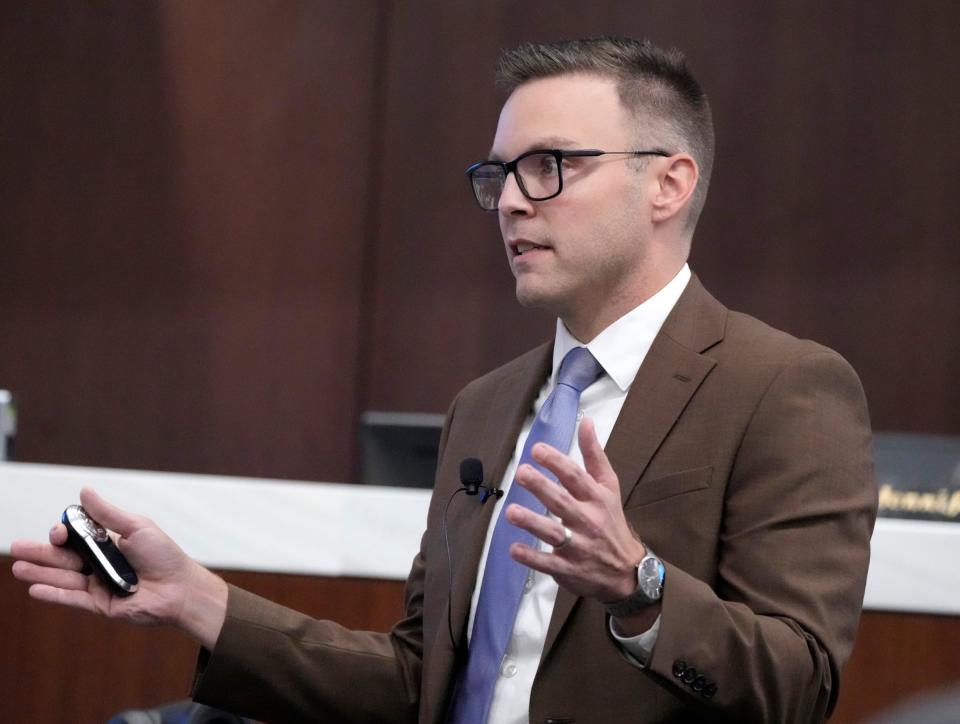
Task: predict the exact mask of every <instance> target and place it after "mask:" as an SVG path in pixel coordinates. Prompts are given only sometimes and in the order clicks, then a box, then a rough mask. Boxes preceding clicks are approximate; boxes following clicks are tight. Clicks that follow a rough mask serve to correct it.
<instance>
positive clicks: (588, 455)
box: [577, 417, 620, 496]
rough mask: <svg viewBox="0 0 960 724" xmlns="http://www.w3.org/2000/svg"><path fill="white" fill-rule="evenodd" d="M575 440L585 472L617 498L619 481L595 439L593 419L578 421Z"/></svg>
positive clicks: (595, 432)
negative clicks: (578, 444)
mask: <svg viewBox="0 0 960 724" xmlns="http://www.w3.org/2000/svg"><path fill="white" fill-rule="evenodd" d="M577 439H578V442H579V443H580V454H581V455H582V456H583V466H584V468H585V469H586V471H587V472H588V473H590V475H591V476H592V477H593V479H594V480H596V481H597V482H598V483H600V484H601V485H602V486H603V487H605V488H607V489H609V490H612V491H613V492H614V493H616V494H617V496H619V495H620V481H619V480H618V479H617V474H616V473H615V472H614V471H613V467H612V466H611V465H610V460H609V459H608V458H607V454H606V453H605V452H604V451H603V447H602V446H601V445H600V441H599V440H598V439H597V428H596V425H595V424H594V422H593V419H591V418H589V417H584V418H583V420H581V421H580V430H579V433H578V438H577Z"/></svg>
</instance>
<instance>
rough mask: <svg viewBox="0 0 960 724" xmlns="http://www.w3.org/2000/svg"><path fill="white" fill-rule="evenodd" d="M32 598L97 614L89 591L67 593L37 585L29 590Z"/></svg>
mask: <svg viewBox="0 0 960 724" xmlns="http://www.w3.org/2000/svg"><path fill="white" fill-rule="evenodd" d="M28 591H29V593H30V598H34V599H36V600H37V601H45V602H47V603H59V604H60V605H63V606H71V607H73V608H80V609H83V610H84V611H90V612H92V613H97V606H96V603H95V602H94V600H93V596H91V595H90V594H89V593H88V592H87V591H67V590H63V589H61V588H56V587H54V586H48V585H46V584H44V583H35V584H33V585H32V586H30V588H29V589H28Z"/></svg>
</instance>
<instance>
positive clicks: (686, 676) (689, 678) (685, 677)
mask: <svg viewBox="0 0 960 724" xmlns="http://www.w3.org/2000/svg"><path fill="white" fill-rule="evenodd" d="M696 678H697V670H696V669H695V668H693V667H692V666H688V667H687V669H686V671H684V672H683V674H681V675H680V681H682V682H683V683H684V684H692V683H693V680H694V679H696Z"/></svg>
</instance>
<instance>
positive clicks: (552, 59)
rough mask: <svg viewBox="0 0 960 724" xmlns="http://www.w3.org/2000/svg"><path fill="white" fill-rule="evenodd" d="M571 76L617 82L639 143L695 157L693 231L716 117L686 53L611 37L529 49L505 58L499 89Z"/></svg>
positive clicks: (689, 222)
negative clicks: (696, 169) (695, 180)
mask: <svg viewBox="0 0 960 724" xmlns="http://www.w3.org/2000/svg"><path fill="white" fill-rule="evenodd" d="M570 73H588V74H594V75H601V76H606V77H610V78H613V79H614V80H616V82H617V93H618V95H619V97H620V102H621V103H622V104H623V106H624V108H626V109H627V110H628V111H629V112H630V113H632V114H633V115H634V117H635V118H636V119H637V121H638V123H639V125H640V126H641V128H640V129H638V141H641V142H643V143H653V144H658V145H660V146H664V147H665V150H668V151H671V152H673V153H676V152H680V151H685V152H687V153H689V154H690V155H691V156H693V158H694V159H695V160H696V162H697V166H698V167H699V169H700V178H699V180H698V182H697V188H696V190H695V191H694V195H693V199H692V201H691V204H690V209H689V212H688V217H687V225H688V228H689V229H691V230H692V229H693V227H694V226H695V225H696V223H697V219H698V218H699V216H700V212H701V211H702V210H703V204H704V203H705V202H706V199H707V187H708V186H709V185H710V174H711V171H712V170H713V145H714V138H713V116H712V114H711V113H710V104H709V102H708V101H707V96H706V94H705V93H704V92H703V89H702V88H701V87H700V84H699V83H698V82H697V80H696V78H694V77H693V74H692V73H691V72H690V69H689V68H688V67H687V62H686V58H685V57H684V55H683V53H682V52H680V51H679V50H677V49H676V48H673V49H671V50H663V49H662V48H659V47H657V46H656V45H654V44H653V43H651V42H650V41H649V40H635V39H632V38H614V37H608V36H601V37H595V38H584V39H580V40H562V41H559V42H554V43H524V44H522V45H520V46H518V47H516V48H513V49H511V50H506V51H504V52H503V53H502V54H501V56H500V60H499V62H498V64H497V85H498V86H499V87H500V88H501V89H502V90H504V91H505V92H507V93H512V92H513V91H514V90H516V88H517V87H518V86H520V85H523V84H524V83H526V82H527V81H531V80H535V79H537V78H549V77H552V76H558V75H566V74H570Z"/></svg>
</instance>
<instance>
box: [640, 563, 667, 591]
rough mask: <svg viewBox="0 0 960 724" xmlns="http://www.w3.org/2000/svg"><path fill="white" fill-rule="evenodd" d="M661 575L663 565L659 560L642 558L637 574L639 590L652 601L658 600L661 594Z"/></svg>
mask: <svg viewBox="0 0 960 724" xmlns="http://www.w3.org/2000/svg"><path fill="white" fill-rule="evenodd" d="M663 574H664V568H663V563H662V562H661V561H660V559H659V558H655V557H653V556H647V557H646V558H644V559H643V561H642V562H641V563H640V568H639V569H638V573H637V578H638V579H639V580H638V583H639V584H640V590H641V591H643V592H644V594H646V595H647V596H649V597H650V598H652V599H659V598H660V595H661V593H662V592H663Z"/></svg>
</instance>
